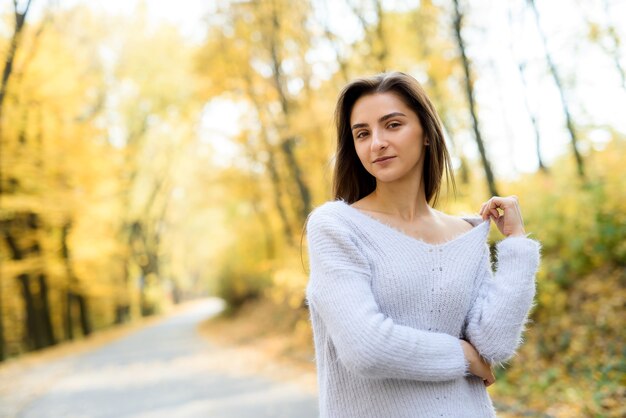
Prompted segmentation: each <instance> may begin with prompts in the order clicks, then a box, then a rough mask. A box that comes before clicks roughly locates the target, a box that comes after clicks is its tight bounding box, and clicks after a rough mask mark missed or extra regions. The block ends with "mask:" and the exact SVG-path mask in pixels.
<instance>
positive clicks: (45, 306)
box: [38, 274, 57, 346]
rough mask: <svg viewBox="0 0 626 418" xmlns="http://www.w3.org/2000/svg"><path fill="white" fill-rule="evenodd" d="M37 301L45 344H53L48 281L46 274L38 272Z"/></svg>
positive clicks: (54, 342)
mask: <svg viewBox="0 0 626 418" xmlns="http://www.w3.org/2000/svg"><path fill="white" fill-rule="evenodd" d="M38 279H39V301H40V305H39V308H40V315H39V316H40V317H41V321H42V323H43V330H44V336H45V340H46V346H51V345H55V344H56V343H57V341H56V339H55V338H54V329H53V328H52V318H51V315H50V303H49V301H48V283H47V282H46V276H45V275H44V274H39V276H38Z"/></svg>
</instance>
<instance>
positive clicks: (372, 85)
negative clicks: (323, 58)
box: [333, 72, 456, 206]
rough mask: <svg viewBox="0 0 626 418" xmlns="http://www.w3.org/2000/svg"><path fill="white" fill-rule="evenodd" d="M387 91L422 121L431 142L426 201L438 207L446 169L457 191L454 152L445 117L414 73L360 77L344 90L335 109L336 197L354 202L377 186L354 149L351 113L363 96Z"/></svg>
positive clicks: (426, 158)
mask: <svg viewBox="0 0 626 418" xmlns="http://www.w3.org/2000/svg"><path fill="white" fill-rule="evenodd" d="M387 92H393V93H396V94H397V95H398V96H399V97H400V98H401V99H402V100H403V101H404V102H405V104H406V105H407V106H408V107H409V108H411V109H412V110H413V111H414V112H415V113H416V114H417V117H418V118H419V120H420V123H421V125H422V129H423V131H424V140H425V141H427V142H428V143H429V145H428V146H427V147H425V152H426V154H425V156H424V172H423V173H422V175H423V181H424V190H425V192H426V202H428V203H430V204H432V205H433V206H434V205H436V203H437V200H438V198H439V191H440V188H441V179H442V177H443V173H444V171H445V173H446V179H447V181H448V182H450V181H451V182H452V187H453V190H454V192H455V193H456V183H455V181H454V172H453V170H452V163H451V161H450V154H449V153H448V149H447V148H446V143H445V139H444V136H443V130H442V128H441V120H440V119H439V115H437V111H436V110H435V107H434V106H433V104H432V103H431V101H430V99H429V98H428V96H427V95H426V92H425V91H424V89H423V88H422V86H421V85H420V83H419V82H418V81H417V80H416V79H415V78H413V77H411V76H410V75H408V74H405V73H401V72H389V73H381V74H377V75H375V76H372V77H367V78H359V79H356V80H354V81H352V82H351V83H349V84H348V85H347V86H346V87H344V89H343V90H342V91H341V94H340V95H339V99H338V100H337V107H336V109H335V124H336V125H337V153H336V155H335V172H334V176H333V177H334V178H333V194H334V197H335V199H336V200H338V199H341V200H344V201H346V202H347V203H354V202H356V201H357V200H359V199H362V198H363V197H365V196H367V195H368V194H370V193H371V192H373V191H374V189H376V179H375V178H374V176H372V175H371V174H370V173H368V172H367V170H365V168H364V167H363V164H361V161H360V160H359V157H358V155H357V153H356V149H355V148H354V139H353V137H352V130H351V129H350V116H351V114H352V108H353V107H354V104H355V103H356V101H357V100H358V99H359V98H360V97H362V96H365V95H369V94H375V93H387ZM448 184H449V183H448Z"/></svg>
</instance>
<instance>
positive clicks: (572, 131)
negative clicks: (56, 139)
mask: <svg viewBox="0 0 626 418" xmlns="http://www.w3.org/2000/svg"><path fill="white" fill-rule="evenodd" d="M527 1H528V5H529V6H530V8H531V10H532V12H533V15H534V16H535V22H536V23H537V30H538V32H539V36H540V37H541V42H542V44H543V50H544V54H545V58H546V62H547V63H548V69H549V70H550V74H551V75H552V78H553V79H554V84H555V85H556V88H557V89H558V90H559V97H560V99H561V106H562V108H563V114H564V115H565V123H566V126H567V131H568V133H569V136H570V143H571V145H572V153H573V154H574V158H575V159H576V168H577V171H578V176H579V177H581V178H584V177H585V163H584V161H583V158H582V156H581V155H580V152H579V151H578V135H577V133H576V128H575V126H574V119H573V118H572V113H571V111H570V108H569V103H568V101H567V98H566V97H565V95H566V93H565V90H564V88H563V83H562V82H561V76H560V75H559V72H558V70H557V68H556V65H555V64H554V61H553V60H552V55H551V54H550V51H549V49H548V41H547V39H546V35H545V33H544V31H543V27H542V26H541V20H540V18H539V11H538V10H537V6H536V4H535V0H527Z"/></svg>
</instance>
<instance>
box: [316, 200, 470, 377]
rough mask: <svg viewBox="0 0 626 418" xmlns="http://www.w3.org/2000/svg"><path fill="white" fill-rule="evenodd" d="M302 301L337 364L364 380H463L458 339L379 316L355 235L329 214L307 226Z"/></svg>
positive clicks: (465, 365) (318, 215) (463, 365)
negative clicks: (306, 269)
mask: <svg viewBox="0 0 626 418" xmlns="http://www.w3.org/2000/svg"><path fill="white" fill-rule="evenodd" d="M307 240H308V244H309V259H310V279H309V283H308V285H307V291H306V292H307V300H308V303H309V305H310V306H311V309H315V311H316V312H317V313H318V314H319V316H320V317H321V319H322V322H323V324H324V326H325V327H326V329H327V332H328V334H329V336H330V339H331V341H332V344H333V345H334V346H335V348H336V350H337V355H338V358H339V360H340V361H341V362H342V364H343V365H344V366H345V367H346V368H347V369H348V370H350V371H351V372H353V373H356V374H358V375H360V376H363V377H367V378H397V379H412V380H420V381H445V380H452V379H456V378H459V377H463V376H465V375H468V374H469V373H468V371H467V370H468V363H467V362H466V360H465V356H464V354H463V348H462V346H461V342H460V340H459V339H458V338H455V337H453V336H451V335H448V334H444V333H435V332H427V331H422V330H418V329H414V328H411V327H407V326H403V325H399V324H397V323H394V321H393V320H392V319H391V318H390V317H388V316H387V315H385V314H383V313H382V312H381V311H380V308H379V306H378V305H377V303H376V300H375V298H374V294H373V292H372V288H371V274H370V267H369V263H368V260H367V259H366V257H365V256H364V254H363V253H362V251H360V250H359V247H358V244H357V242H356V240H355V235H354V231H351V230H350V228H349V227H348V226H347V225H346V224H345V223H344V222H341V221H338V219H337V217H336V215H333V214H332V213H330V214H329V213H323V212H322V211H320V210H319V209H318V210H316V211H314V212H313V214H312V215H311V216H310V218H309V222H308V224H307Z"/></svg>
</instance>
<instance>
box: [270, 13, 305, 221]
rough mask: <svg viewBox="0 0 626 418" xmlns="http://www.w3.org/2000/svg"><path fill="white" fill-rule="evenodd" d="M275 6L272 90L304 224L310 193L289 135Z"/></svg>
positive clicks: (285, 153)
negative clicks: (277, 103) (275, 94)
mask: <svg viewBox="0 0 626 418" xmlns="http://www.w3.org/2000/svg"><path fill="white" fill-rule="evenodd" d="M276 9H277V8H276V5H275V4H273V5H272V29H271V35H270V45H269V52H270V57H271V60H272V75H273V80H274V88H275V89H276V92H277V93H278V97H279V99H280V104H281V109H282V113H283V117H284V120H283V122H282V125H283V126H282V129H279V132H280V135H281V137H282V140H281V144H280V149H281V150H282V152H283V154H284V156H285V159H286V161H287V166H288V168H289V169H290V171H291V176H292V178H293V179H294V182H295V185H296V188H297V191H298V194H299V197H300V205H299V206H300V207H299V208H297V211H296V212H297V214H298V220H299V222H300V223H302V224H303V223H304V220H305V219H306V217H307V216H308V214H309V212H311V209H312V202H311V193H310V191H309V187H308V185H307V184H306V183H305V181H304V178H303V176H302V170H301V169H300V165H299V163H298V161H297V159H296V156H295V152H294V151H295V150H294V148H295V137H294V136H293V135H291V134H290V133H289V130H290V126H289V123H290V121H291V103H290V101H289V99H288V98H287V93H286V91H285V86H284V82H283V74H282V70H281V64H282V61H281V57H280V52H279V49H278V48H279V40H278V36H279V33H280V21H279V18H278V12H277V10H276Z"/></svg>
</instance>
